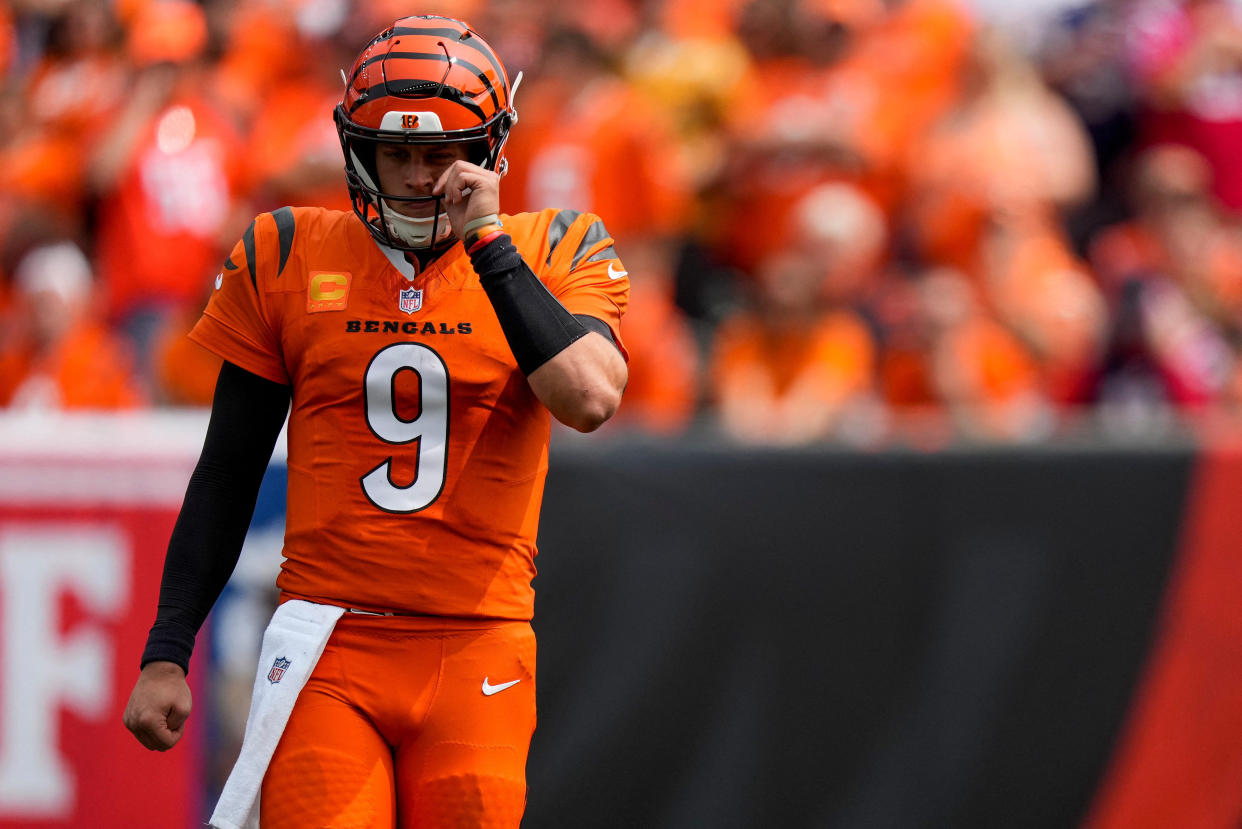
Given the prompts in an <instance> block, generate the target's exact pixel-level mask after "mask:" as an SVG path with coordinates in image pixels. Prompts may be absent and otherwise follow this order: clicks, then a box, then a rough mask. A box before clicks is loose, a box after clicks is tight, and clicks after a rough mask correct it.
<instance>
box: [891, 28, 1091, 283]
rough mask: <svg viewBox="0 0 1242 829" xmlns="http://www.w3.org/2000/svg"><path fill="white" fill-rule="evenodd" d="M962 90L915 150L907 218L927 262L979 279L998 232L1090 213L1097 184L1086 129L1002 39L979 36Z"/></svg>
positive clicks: (910, 162) (996, 35) (910, 155)
mask: <svg viewBox="0 0 1242 829" xmlns="http://www.w3.org/2000/svg"><path fill="white" fill-rule="evenodd" d="M962 85H963V92H962V97H961V100H960V101H959V102H958V104H957V105H956V106H955V107H954V108H953V109H951V110H950V111H949V113H948V114H947V115H945V116H944V117H943V118H942V119H940V121H939V122H938V123H937V124H936V125H935V127H934V128H933V129H932V130H931V132H930V133H929V134H928V135H927V136H926V137H925V138H924V139H923V140H921V141H918V142H915V143H913V144H911V145H910V146H909V148H908V154H907V158H906V163H905V165H906V173H905V178H906V180H907V182H908V187H909V190H908V193H907V197H906V203H905V208H904V211H903V213H904V221H905V223H906V224H907V226H908V228H909V235H910V236H911V239H912V241H913V242H914V244H915V246H916V248H917V251H918V253H919V255H920V257H921V258H922V259H923V260H924V261H929V262H934V263H940V264H946V265H950V266H952V267H954V268H957V269H958V270H961V271H963V272H965V273H968V274H969V273H975V272H976V271H977V268H978V264H979V263H978V261H977V260H978V256H979V253H980V249H979V248H980V244H981V242H982V240H983V237H984V235H985V233H986V231H987V228H988V226H989V223H991V222H993V221H994V220H1000V221H1006V222H1007V221H1010V217H1012V216H1014V215H1017V214H1021V215H1027V214H1035V215H1036V216H1038V217H1043V216H1046V215H1049V214H1050V213H1052V212H1053V211H1056V210H1061V209H1065V208H1068V207H1072V206H1074V205H1077V204H1080V203H1082V202H1083V201H1084V200H1085V199H1087V198H1088V197H1089V196H1090V194H1091V193H1092V192H1093V190H1094V188H1095V185H1096V181H1095V162H1094V159H1093V157H1092V154H1091V145H1090V142H1089V138H1088V136H1087V134H1086V131H1085V129H1084V128H1083V126H1082V124H1081V123H1080V122H1079V121H1078V119H1077V117H1076V116H1075V115H1074V113H1073V112H1072V111H1071V110H1070V108H1069V107H1068V106H1067V105H1066V104H1065V103H1064V101H1062V100H1061V99H1059V98H1058V97H1056V95H1054V94H1053V93H1052V92H1051V91H1050V90H1049V89H1048V88H1047V87H1046V86H1045V85H1044V84H1043V82H1042V81H1041V80H1040V78H1039V76H1038V74H1037V73H1036V72H1035V70H1034V68H1033V67H1032V66H1031V65H1030V63H1029V62H1028V61H1027V60H1026V59H1025V58H1023V57H1022V56H1021V55H1020V54H1019V53H1018V52H1017V51H1016V50H1015V49H1014V47H1013V46H1012V45H1011V44H1009V43H1008V42H1007V41H1006V40H1005V39H1004V37H1003V36H1002V35H1001V34H1000V33H999V32H995V31H988V32H983V33H981V34H980V35H979V36H978V38H977V39H976V41H975V44H974V46H973V48H972V51H971V54H970V59H969V62H968V64H967V67H966V70H965V72H964V75H963V77H962Z"/></svg>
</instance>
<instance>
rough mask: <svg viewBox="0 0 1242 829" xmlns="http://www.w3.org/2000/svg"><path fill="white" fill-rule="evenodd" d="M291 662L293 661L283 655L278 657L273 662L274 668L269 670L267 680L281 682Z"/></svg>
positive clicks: (274, 682)
mask: <svg viewBox="0 0 1242 829" xmlns="http://www.w3.org/2000/svg"><path fill="white" fill-rule="evenodd" d="M291 664H293V663H291V662H290V661H289V660H288V659H285V658H284V657H283V656H278V657H276V661H275V662H273V663H272V669H271V670H270V671H268V672H267V681H268V682H270V683H272V684H273V685H275V684H276V683H277V682H280V680H281V678H282V677H283V676H284V675H285V671H286V670H288V668H289V666H290V665H291Z"/></svg>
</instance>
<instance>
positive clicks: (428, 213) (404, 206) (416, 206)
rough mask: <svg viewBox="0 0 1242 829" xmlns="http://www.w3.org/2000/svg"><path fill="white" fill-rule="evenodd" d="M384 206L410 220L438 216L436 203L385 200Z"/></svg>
mask: <svg viewBox="0 0 1242 829" xmlns="http://www.w3.org/2000/svg"><path fill="white" fill-rule="evenodd" d="M384 204H385V205H386V206H387V207H388V209H389V210H391V211H392V212H394V213H400V214H401V215H402V216H405V217H406V218H409V219H430V218H431V217H432V216H434V215H435V214H436V203H435V202H434V201H417V202H408V201H390V200H387V199H386V200H385V201H384Z"/></svg>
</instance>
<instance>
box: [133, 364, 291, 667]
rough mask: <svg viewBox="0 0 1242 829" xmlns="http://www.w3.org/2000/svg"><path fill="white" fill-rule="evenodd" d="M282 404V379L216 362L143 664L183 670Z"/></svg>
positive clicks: (251, 497)
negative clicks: (202, 433)
mask: <svg viewBox="0 0 1242 829" xmlns="http://www.w3.org/2000/svg"><path fill="white" fill-rule="evenodd" d="M288 411H289V387H288V386H284V385H281V384H279V383H273V382H272V381H270V380H266V379H264V378H262V377H259V376H258V375H255V374H251V373H250V372H248V371H246V370H245V369H241V368H238V367H237V366H235V365H233V364H232V363H228V362H226V363H225V364H224V365H223V366H222V367H221V368H220V376H219V378H218V379H217V380H216V393H215V399H214V400H213V401H212V405H211V420H210V422H209V423H208V425H207V437H206V439H205V440H204V441H203V451H202V454H201V455H200V456H199V459H198V465H197V466H196V467H195V468H194V474H193V475H191V476H190V483H189V486H188V487H187V488H186V492H185V501H184V502H183V503H182V505H181V512H180V514H178V516H177V523H176V525H175V526H174V527H173V531H172V537H171V538H170V539H169V542H168V553H167V555H166V556H165V558H164V577H163V580H162V581H161V582H160V600H159V609H158V611H157V613H156V616H155V624H154V625H153V626H152V627H151V633H150V634H149V635H148V637H147V647H146V649H145V650H144V651H143V654H142V665H143V666H145V665H146V664H147V663H148V662H156V661H165V662H174V663H176V664H178V665H180V666H181V668H182V669H183V670H185V671H186V672H187V673H188V672H189V662H190V652H191V651H192V650H193V649H194V638H195V636H196V635H197V634H198V629H199V628H200V627H201V626H202V624H203V620H204V619H206V618H207V613H208V611H210V610H211V607H212V605H214V604H215V602H216V599H217V598H219V596H220V591H221V590H223V589H224V585H225V584H226V583H227V582H228V580H229V576H231V575H232V573H233V568H234V567H236V566H237V557H238V556H239V555H240V554H241V547H242V542H243V541H244V540H245V538H246V530H247V529H248V528H249V527H250V519H251V518H252V517H253V516H254V505H255V499H256V498H257V497H258V494H259V484H260V483H262V481H263V473H264V472H265V471H266V470H267V464H268V461H269V460H270V459H271V457H272V447H274V446H275V445H276V438H277V437H278V436H279V435H280V428H281V426H282V425H283V424H284V422H285V415H286V414H287V413H288Z"/></svg>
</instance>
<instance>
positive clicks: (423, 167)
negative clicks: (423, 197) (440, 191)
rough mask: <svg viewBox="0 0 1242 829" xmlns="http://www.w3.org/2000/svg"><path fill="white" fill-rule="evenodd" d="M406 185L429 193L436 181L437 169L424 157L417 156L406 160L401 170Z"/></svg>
mask: <svg viewBox="0 0 1242 829" xmlns="http://www.w3.org/2000/svg"><path fill="white" fill-rule="evenodd" d="M401 174H402V180H403V181H404V182H405V186H406V187H408V188H410V189H411V190H416V191H418V192H420V193H424V192H425V193H429V192H431V188H432V187H433V186H434V185H435V183H436V171H435V170H434V169H433V168H432V166H431V165H430V164H428V163H427V162H426V161H424V160H423V159H421V158H419V157H417V156H415V157H413V158H411V159H410V160H409V161H408V162H406V164H405V166H404V167H403V168H402V171H401Z"/></svg>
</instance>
